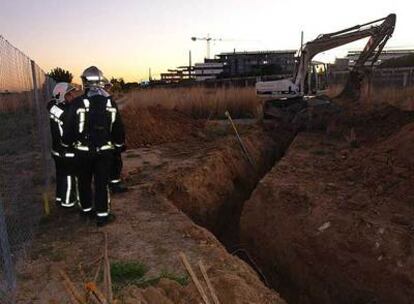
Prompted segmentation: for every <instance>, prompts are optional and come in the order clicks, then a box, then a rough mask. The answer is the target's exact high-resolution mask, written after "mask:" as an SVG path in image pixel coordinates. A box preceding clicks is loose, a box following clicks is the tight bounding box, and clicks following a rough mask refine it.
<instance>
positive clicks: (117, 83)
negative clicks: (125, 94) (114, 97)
mask: <svg viewBox="0 0 414 304" xmlns="http://www.w3.org/2000/svg"><path fill="white" fill-rule="evenodd" d="M110 82H111V84H112V88H111V90H112V92H122V91H125V90H126V89H127V87H126V85H125V81H124V79H123V78H114V77H112V78H111V80H110Z"/></svg>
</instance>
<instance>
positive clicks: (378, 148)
mask: <svg viewBox="0 0 414 304" xmlns="http://www.w3.org/2000/svg"><path fill="white" fill-rule="evenodd" d="M412 121H413V116H412V113H406V112H401V111H399V110H398V109H395V108H392V107H388V106H387V107H378V108H376V109H363V110H361V109H360V108H359V107H355V108H351V109H348V110H346V111H345V112H344V113H343V114H341V116H340V117H337V118H336V119H335V123H334V124H333V125H331V129H330V130H329V132H328V133H329V135H327V134H326V133H315V132H313V133H312V132H311V133H309V132H308V133H301V134H299V135H298V136H297V137H296V138H295V140H294V142H293V144H292V145H291V146H290V148H289V150H288V152H287V155H286V156H285V157H284V158H283V159H282V160H281V161H280V162H279V163H278V164H277V165H276V166H275V167H274V168H273V169H272V170H271V172H270V173H269V174H268V175H267V176H266V177H265V178H264V179H263V180H261V182H260V183H259V185H258V187H257V188H256V189H255V191H254V192H253V194H252V196H251V198H250V199H249V200H248V201H247V202H246V204H245V207H244V209H243V213H242V218H241V224H240V225H241V238H242V240H243V241H245V242H246V243H247V247H248V248H249V250H250V252H254V256H255V258H256V259H257V260H258V261H259V265H260V266H261V267H262V269H265V273H266V275H267V276H268V279H269V280H271V282H272V286H274V287H275V288H276V290H278V291H279V292H281V294H282V296H283V297H284V298H285V299H286V300H287V301H288V302H289V303H413V302H414V293H413V290H414V289H413V287H414V276H413V270H414V260H413V248H414V239H413V237H412V234H413V227H414V220H413V219H414V208H413V207H414V188H413V185H414V170H413V169H414V167H413V154H412V152H413V138H414V132H413V123H412ZM352 133H353V135H352Z"/></svg>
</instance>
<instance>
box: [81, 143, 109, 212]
mask: <svg viewBox="0 0 414 304" xmlns="http://www.w3.org/2000/svg"><path fill="white" fill-rule="evenodd" d="M112 158H113V151H105V152H99V153H98V152H97V153H82V154H81V153H79V166H78V180H79V197H80V206H81V209H82V211H83V212H89V211H92V209H93V208H95V212H96V215H97V216H98V217H106V216H108V215H109V212H110V204H111V202H110V195H109V190H108V183H109V175H110V174H109V172H110V169H111V165H112ZM92 180H93V183H94V190H95V193H94V194H93V193H92ZM92 198H94V202H95V204H93V201H92Z"/></svg>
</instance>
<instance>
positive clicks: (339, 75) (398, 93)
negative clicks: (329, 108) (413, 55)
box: [328, 67, 414, 111]
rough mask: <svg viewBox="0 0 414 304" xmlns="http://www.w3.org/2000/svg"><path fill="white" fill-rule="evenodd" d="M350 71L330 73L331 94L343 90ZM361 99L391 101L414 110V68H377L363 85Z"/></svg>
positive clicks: (379, 101)
mask: <svg viewBox="0 0 414 304" xmlns="http://www.w3.org/2000/svg"><path fill="white" fill-rule="evenodd" d="M348 76H349V72H348V71H333V72H330V73H328V87H329V91H330V95H332V96H335V95H338V94H339V93H340V92H342V90H343V88H344V85H345V83H346V81H347V79H348ZM361 101H364V102H367V103H384V102H386V103H389V104H392V105H395V106H397V107H399V108H401V109H403V110H410V111H413V110H414V68H412V67H411V68H410V67H407V68H384V69H381V68H376V69H374V70H373V71H372V73H371V74H369V75H368V76H367V77H365V79H364V80H363V82H362V85H361Z"/></svg>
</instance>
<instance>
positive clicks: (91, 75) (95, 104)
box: [63, 66, 125, 227]
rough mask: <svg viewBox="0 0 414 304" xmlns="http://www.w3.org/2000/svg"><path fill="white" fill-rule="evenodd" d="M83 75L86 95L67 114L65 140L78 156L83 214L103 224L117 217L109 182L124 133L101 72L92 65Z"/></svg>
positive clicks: (100, 224) (99, 224) (121, 145)
mask: <svg viewBox="0 0 414 304" xmlns="http://www.w3.org/2000/svg"><path fill="white" fill-rule="evenodd" d="M81 78H82V83H83V86H84V95H83V96H80V97H79V98H77V99H76V101H75V102H74V103H73V107H71V111H70V115H68V116H67V117H66V118H67V121H68V125H69V127H68V128H67V129H65V130H64V136H63V137H64V138H63V139H64V143H65V144H67V145H73V147H74V149H75V150H76V153H77V155H78V168H79V169H78V174H79V195H80V207H81V215H82V216H84V217H91V216H92V215H94V216H95V217H96V223H97V226H98V227H101V226H104V225H106V224H108V223H110V222H112V221H114V220H115V216H114V215H113V214H111V212H110V194H109V188H108V184H109V177H110V169H111V164H112V159H113V153H114V151H115V150H116V149H118V150H121V149H122V147H123V146H124V140H125V135H124V129H123V125H122V120H121V116H120V114H119V111H118V109H117V107H116V104H115V102H114V101H113V100H112V99H111V97H110V95H109V94H108V93H107V92H106V91H105V90H104V83H105V78H104V77H103V74H102V72H101V71H100V70H99V69H98V68H97V67H94V66H91V67H89V68H87V69H86V70H85V71H84V72H83V74H82V76H81ZM92 179H93V181H94V190H95V193H94V195H93V194H92ZM92 197H94V204H93V202H92Z"/></svg>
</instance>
